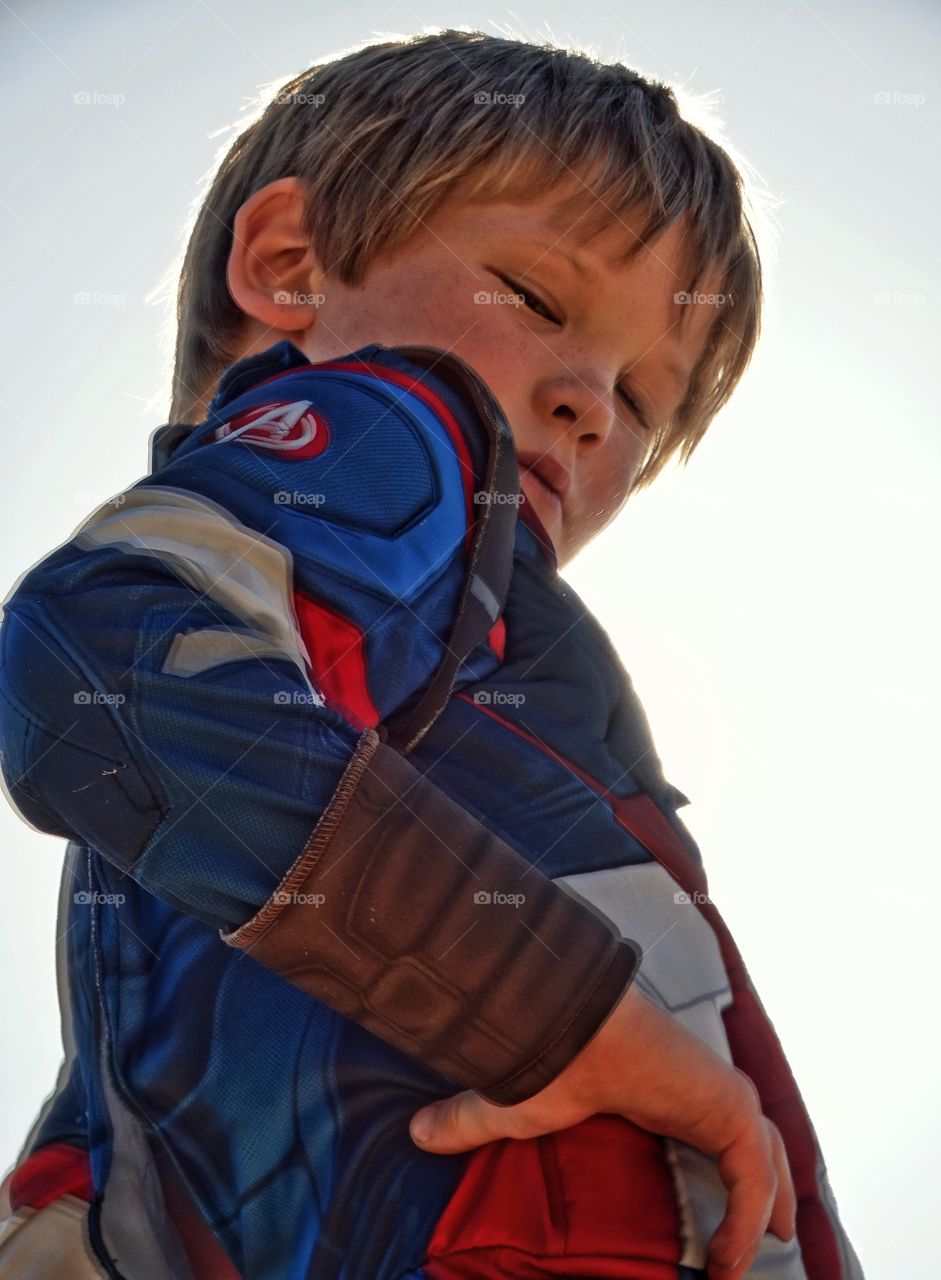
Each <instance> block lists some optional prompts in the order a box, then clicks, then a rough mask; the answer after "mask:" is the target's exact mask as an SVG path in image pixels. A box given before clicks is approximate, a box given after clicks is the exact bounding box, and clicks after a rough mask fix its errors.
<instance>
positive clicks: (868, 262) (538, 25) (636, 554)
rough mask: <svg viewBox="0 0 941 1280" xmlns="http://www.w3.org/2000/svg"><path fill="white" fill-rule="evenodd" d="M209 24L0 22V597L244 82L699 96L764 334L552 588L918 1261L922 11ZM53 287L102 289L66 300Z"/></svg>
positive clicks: (37, 541) (64, 497) (8, 848)
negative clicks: (494, 77)
mask: <svg viewBox="0 0 941 1280" xmlns="http://www.w3.org/2000/svg"><path fill="white" fill-rule="evenodd" d="M214 3H215V7H210V5H208V4H206V3H205V0H193V2H192V3H190V2H189V0H175V2H174V3H164V4H162V5H154V4H147V5H145V4H142V3H125V4H122V5H121V6H120V7H117V6H107V5H102V4H94V3H91V2H86V3H85V4H83V5H81V6H76V5H66V4H61V3H35V2H31V0H12V3H9V4H8V3H3V0H0V49H2V54H0V69H2V75H0V101H2V109H3V114H4V118H5V120H6V121H7V122H8V125H9V126H11V128H10V130H9V133H8V136H7V139H6V142H5V145H4V149H3V164H2V170H0V233H2V245H3V252H2V261H3V268H4V273H5V284H4V288H3V293H2V311H0V323H2V326H3V341H2V347H0V400H2V419H0V422H2V428H0V429H2V432H3V442H2V454H0V457H2V469H0V530H2V549H0V596H2V595H5V594H6V593H7V591H8V590H9V588H10V586H12V584H13V582H14V581H15V579H16V578H17V577H18V576H19V575H20V573H21V572H22V571H23V570H24V569H25V568H27V567H28V566H30V565H31V564H33V563H34V562H35V561H37V560H38V559H40V558H41V557H42V556H44V555H45V554H47V553H48V552H49V551H50V550H52V548H53V547H54V546H56V545H57V544H58V543H59V542H61V541H62V540H63V539H64V538H66V537H67V536H68V535H69V534H70V533H71V531H72V530H73V528H74V527H75V525H76V524H78V523H79V522H80V521H81V520H82V519H83V518H84V516H85V515H87V514H88V513H89V511H90V510H91V509H92V508H93V507H95V506H96V505H97V504H98V503H99V502H100V501H102V500H104V498H106V497H107V496H108V495H110V494H112V493H114V492H117V491H119V490H121V489H123V488H125V487H126V486H127V485H128V484H130V483H132V482H133V481H134V480H135V479H137V478H138V477H139V476H140V475H141V474H143V472H144V471H145V470H146V466H147V461H146V458H147V453H146V450H147V436H148V433H149V432H150V430H151V429H152V428H153V427H154V426H156V425H157V424H159V423H160V422H162V421H164V420H165V417H166V413H167V409H168V395H167V386H168V373H169V355H168V351H169V348H168V334H169V329H168V319H167V315H168V313H167V309H166V305H165V303H164V302H163V301H162V300H161V299H160V298H159V297H158V298H157V299H156V300H155V299H154V295H155V291H156V290H157V288H158V285H159V284H160V283H161V280H162V279H163V278H164V277H165V274H166V272H167V269H168V267H169V266H170V265H171V264H172V263H173V261H174V259H175V257H176V255H177V253H178V251H179V248H180V246H181V234H182V231H181V229H182V227H183V225H184V223H185V220H186V218H187V215H188V213H189V211H190V208H191V204H192V202H193V200H194V199H195V197H196V195H197V191H198V184H199V181H200V179H201V178H202V177H203V175H204V174H205V173H206V172H207V171H208V170H209V168H210V167H211V166H212V164H213V161H214V157H215V156H216V153H217V150H218V148H219V146H220V145H221V144H222V143H223V142H224V140H225V138H226V137H228V136H229V135H228V134H220V133H219V131H220V130H222V129H224V128H225V127H226V126H227V125H229V124H230V123H231V122H232V121H234V120H235V119H236V118H237V117H239V115H240V114H241V113H242V112H243V111H244V110H245V109H246V108H247V107H249V106H250V104H251V99H252V98H253V96H254V95H255V93H256V91H257V88H258V87H259V86H261V85H263V84H264V83H266V82H269V81H271V80H274V79H275V78H279V77H281V78H283V77H287V76H288V75H291V74H294V73H295V72H297V71H298V70H300V69H301V68H302V67H303V66H304V65H307V64H309V63H311V62H314V61H316V60H318V59H319V58H322V57H326V56H331V55H333V54H335V53H337V52H339V51H341V50H343V49H346V48H349V47H350V46H352V45H354V44H358V43H360V42H362V41H364V40H367V39H370V38H378V37H379V36H380V35H381V34H385V33H389V32H393V33H402V34H407V33H411V32H415V31H419V30H420V29H421V28H422V27H423V26H425V25H431V26H434V27H440V26H442V25H449V24H450V25H468V26H473V27H479V28H480V29H482V30H485V31H491V32H497V31H500V30H503V29H509V31H510V32H512V33H516V34H520V35H522V36H523V37H525V38H540V37H545V36H546V35H548V36H549V37H550V38H554V39H555V40H556V41H557V42H559V43H567V42H572V43H577V44H581V45H589V46H592V47H593V49H594V50H595V51H597V53H598V55H599V56H601V57H602V58H617V57H621V58H622V59H623V60H624V61H626V62H628V63H629V64H631V65H634V66H636V67H638V68H639V69H640V70H642V71H645V72H647V73H649V74H652V75H655V76H658V77H661V78H665V79H669V80H671V81H673V82H675V83H678V84H680V85H682V86H685V88H686V89H687V90H688V91H690V92H692V93H694V94H704V93H707V92H710V91H711V92H713V93H715V94H716V95H717V96H718V113H719V117H720V119H721V120H722V121H723V122H724V124H725V128H726V131H727V134H728V137H729V138H730V139H731V141H732V143H733V144H734V145H735V147H736V148H737V149H738V150H740V151H741V152H743V153H744V155H745V156H746V157H747V158H748V159H749V160H750V162H751V163H752V164H753V165H754V166H755V168H756V169H757V171H758V172H759V174H760V176H761V178H762V179H763V180H764V182H765V183H766V185H767V187H768V188H769V189H770V190H771V192H772V193H773V195H774V196H775V198H776V199H777V200H778V201H779V202H780V203H779V206H778V208H777V210H776V214H775V217H776V221H777V223H778V227H779V236H780V247H779V250H778V256H777V260H776V261H773V262H769V263H768V264H767V265H768V269H769V271H770V274H771V276H772V277H773V281H772V297H771V301H770V305H769V310H768V314H767V320H766V332H765V337H764V339H763V344H762V346H761V348H760V351H759V354H758V356H757V357H756V359H755V361H754V363H753V366H752V368H751V370H750V372H749V374H748V375H747V376H746V380H745V382H744V383H743V385H742V386H741V388H740V389H739V391H738V392H737V393H736V396H735V397H734V399H733V402H732V404H731V405H730V406H729V407H728V408H727V409H726V410H725V411H724V412H723V413H722V415H721V416H720V418H719V419H718V420H717V421H716V422H715V424H714V425H713V427H712V428H711V431H710V434H709V436H707V438H706V441H705V443H704V444H703V445H702V446H701V448H700V450H699V451H698V453H697V454H696V455H695V456H694V458H693V460H692V462H691V464H690V465H689V467H688V468H687V469H685V470H682V469H675V470H673V471H671V472H670V473H669V474H668V475H666V476H665V477H663V478H661V479H660V480H659V481H657V483H656V484H655V485H654V487H653V489H652V490H650V491H649V492H647V493H646V494H643V495H640V496H639V497H638V498H637V499H636V500H635V501H632V503H630V504H629V505H628V508H627V510H626V511H625V513H624V515H623V516H622V517H621V519H620V521H619V522H618V523H617V524H616V525H615V526H614V528H612V529H610V530H609V531H608V532H607V533H605V534H604V535H603V536H602V537H601V538H600V539H599V540H598V541H597V542H596V543H595V544H593V545H592V546H591V547H590V548H589V549H588V550H587V551H586V552H585V553H583V555H582V556H581V557H580V558H579V560H578V561H576V562H575V563H574V564H573V565H572V566H571V568H570V569H569V571H568V573H567V576H568V577H569V580H570V581H571V582H572V584H573V586H574V587H575V588H576V590H578V591H579V592H580V593H581V594H582V595H583V597H584V598H585V600H586V601H587V603H588V604H589V605H590V606H591V607H592V608H593V609H594V611H595V612H596V613H597V615H598V616H599V617H600V619H601V620H602V622H603V623H604V624H605V626H606V627H607V628H608V630H609V631H610V633H611V635H612V636H613V638H614V640H615V642H616V644H617V646H618V649H619V651H620V653H621V654H622V656H623V659H624V662H625V665H626V667H627V669H628V670H629V672H630V673H631V675H632V678H633V679H634V681H635V684H636V685H637V687H638V690H639V692H640V694H641V697H642V699H643V701H644V703H645V706H646V708H647V711H648V714H649V716H650V719H651V722H652V725H653V729H654V735H655V739H656V742H657V745H658V749H659V752H660V755H661V757H662V759H663V761H664V764H665V767H666V771H667V776H668V777H669V778H670V779H671V780H672V781H673V782H674V783H675V784H676V785H677V786H679V787H680V789H681V790H683V791H684V792H685V793H686V794H687V795H689V796H690V798H691V800H692V804H691V805H690V807H689V808H686V809H684V810H682V814H683V816H684V818H685V820H686V821H687V823H688V824H689V826H690V828H691V829H692V831H693V833H694V835H695V836H696V838H697V839H698V840H699V842H700V844H701V846H702V849H703V852H704V856H705V861H706V866H707V869H708V871H709V876H710V887H711V893H712V896H713V898H714V899H715V900H716V901H717V903H718V905H719V908H720V910H721V911H722V913H723V915H724V916H725V918H726V920H727V921H728V923H729V924H730V926H731V927H732V929H733V932H734V933H735V935H736V937H737V939H738V942H739V945H740V947H741V949H742V951H743V953H744V955H745V957H746V961H747V963H748V964H749V967H750V969H751V972H752V975H753V977H754V979H755V982H756V985H757V987H758V990H759V992H760V993H761V995H762V998H763V1000H764V1002H765V1005H766V1007H767V1008H768V1010H769V1012H770V1014H771V1016H772V1018H773V1020H774V1022H775V1025H776V1027H777V1029H778V1032H779V1034H780V1036H781V1038H782V1040H783V1043H784V1045H785V1047H786V1049H787V1052H788V1054H789V1057H790V1060H791V1062H792V1065H793V1067H794V1071H795V1074H796V1076H797V1079H798V1082H799V1084H800V1086H801V1089H802V1091H803V1094H804V1097H805V1099H806V1101H807V1104H808V1106H809V1109H810V1112H811V1115H812V1116H813V1118H814V1121H815V1125H816V1128H817V1131H818V1134H819V1137H820V1140H821V1144H822V1147H823V1150H824V1154H825V1157H826V1160H827V1163H828V1166H829V1170H830V1176H831V1180H832V1183H833V1186H834V1189H835V1192H836V1195H837V1198H838V1201H839V1204H840V1207H841V1212H842V1216H843V1218H844V1220H845V1222H846V1225H847V1228H848V1230H849V1233H850V1235H851V1237H852V1239H853V1240H854V1242H855V1244H856V1247H857V1250H858V1252H859V1254H860V1257H861V1259H862V1262H863V1264H864V1267H865V1268H866V1271H867V1276H868V1277H869V1280H895V1278H896V1277H897V1278H898V1280H910V1278H911V1277H914V1276H927V1275H930V1274H931V1273H932V1272H933V1270H935V1269H936V1267H937V1265H938V1263H937V1246H936V1244H935V1239H934V1230H933V1228H934V1219H935V1217H936V1212H937V1210H936V1192H935V1188H936V1182H937V1175H936V1163H937V1161H936V1151H937V1145H938V1142H939V1138H941V1134H939V1120H938V1114H939V1109H938V1106H937V1102H936V1087H937V1082H938V1079H939V1061H938V1058H939V1053H938V1034H937V1031H936V1028H935V1017H936V1015H933V1014H932V1013H931V1009H932V1008H935V1009H937V996H936V992H935V990H934V989H933V986H932V984H931V978H932V976H933V973H934V972H935V971H936V968H937V966H936V963H935V952H936V943H935V939H936V937H937V919H936V917H937V903H938V900H939V896H938V895H939V889H941V885H939V876H938V870H937V867H938V853H939V847H938V846H939V842H938V838H937V835H936V831H935V826H934V822H935V818H936V813H937V806H936V796H937V783H936V779H937V774H938V764H939V761H938V752H937V733H938V728H937V726H938V714H939V710H941V706H939V702H941V699H939V686H938V679H937V674H936V663H937V653H938V651H939V634H938V633H939V626H938V621H939V618H938V603H937V585H938V584H937V577H938V575H937V545H938V533H939V528H938V515H937V511H938V494H939V481H941V474H939V473H941V448H939V442H938V427H939V422H938V412H937V390H936V387H937V384H936V381H935V378H936V375H937V370H938V363H939V336H941V335H939V331H938V325H937V309H938V300H939V295H938V265H939V253H941V250H939V246H938V240H937V227H938V201H939V182H938V170H939V160H941V152H939V142H941V112H939V101H941V93H939V80H938V72H937V67H938V59H939V45H941V40H939V35H941V12H939V10H938V9H937V7H936V6H935V5H934V4H933V3H931V2H930V0H922V2H921V3H918V2H916V0H896V3H894V4H893V5H891V7H890V6H889V5H887V4H886V5H879V4H873V3H858V2H850V0H846V3H840V2H837V0H815V3H814V4H812V5H811V4H808V3H805V0H790V2H788V0H757V2H751V0H749V2H746V0H738V2H737V3H723V4H719V5H716V4H709V3H702V2H700V3H694V2H693V0H659V2H658V3H657V4H653V3H648V4H631V5H619V4H617V3H614V0H612V2H611V3H609V2H608V0H585V3H584V4H583V5H580V6H578V12H575V11H573V10H572V9H571V8H570V6H569V5H567V4H560V3H558V0H549V3H548V4H546V5H544V4H536V3H535V2H534V0H517V7H516V8H515V9H514V10H509V9H501V8H496V7H491V6H490V5H488V4H485V3H482V2H481V0H466V3H462V4H457V3H455V2H454V0H438V2H437V3H423V2H422V0H412V2H410V3H400V2H398V0H393V3H390V4H388V5H385V4H382V3H363V0H354V3H351V4H344V5H326V4H317V5H303V4H300V3H297V2H296V0H281V2H280V3H279V4H277V5H258V4H256V3H249V2H248V0H230V2H229V3H226V4H225V5H224V6H223V5H222V3H221V0H214ZM82 93H85V94H91V95H92V96H93V97H94V95H99V100H98V101H97V102H96V101H92V102H86V103H81V102H76V101H75V95H76V94H82ZM101 95H118V96H119V99H122V96H123V100H118V101H115V102H113V103H111V104H109V103H108V102H107V101H102V100H100V99H101ZM880 95H881V100H880ZM886 98H888V101H886V100H885V99H886ZM83 292H84V293H87V294H91V295H92V296H93V297H94V296H96V295H97V301H92V302H90V303H88V302H86V303H81V302H76V301H75V295H76V294H81V293H83ZM148 298H149V299H151V300H150V301H149V302H148V301H147V299H148ZM0 840H2V855H0V856H2V864H0V865H2V868H3V881H2V883H3V886H4V892H3V895H2V898H0V920H2V925H3V936H2V949H0V971H2V973H3V975H4V1006H3V1022H4V1027H5V1032H6V1036H5V1040H6V1051H5V1052H4V1054H3V1055H2V1060H0V1085H2V1089H0V1093H2V1098H3V1108H2V1112H3V1114H2V1123H0V1166H6V1165H8V1164H9V1163H10V1162H11V1161H12V1160H13V1158H14V1157H15V1155H16V1153H17V1150H18V1147H19V1144H20V1142H21V1140H22V1138H23V1136H24V1135H25V1133H26V1130H27V1129H28V1127H29V1125H30V1124H31V1122H32V1119H33V1117H34V1114H35V1112H36V1110H37V1109H38V1107H39V1106H40V1104H41V1103H42V1100H43V1098H44V1097H45V1095H46V1093H47V1092H48V1090H49V1088H50V1087H51V1085H52V1083H53V1081H54V1078H55V1074H56V1070H57V1067H58V1063H59V1059H60V1045H59V1029H58V1021H57V1010H56V1000H55V982H54V972H53V950H54V908H55V900H56V891H57V885H58V877H59V867H60V859H61V853H62V849H63V847H64V846H62V844H61V843H60V842H58V841H55V840H53V839H51V838H49V837H46V836H42V835H40V834H38V833H35V832H33V831H31V830H30V829H29V828H27V827H26V826H25V825H24V824H23V823H22V822H21V821H20V820H19V819H18V818H17V817H16V816H15V815H14V813H13V812H12V810H11V809H10V808H9V807H8V806H7V805H6V804H5V803H4V804H3V805H2V807H0Z"/></svg>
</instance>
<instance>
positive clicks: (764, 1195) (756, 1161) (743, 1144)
mask: <svg viewBox="0 0 941 1280" xmlns="http://www.w3.org/2000/svg"><path fill="white" fill-rule="evenodd" d="M755 1136H756V1135H750V1136H747V1137H746V1136H743V1137H742V1138H741V1139H739V1141H737V1142H736V1143H735V1144H733V1146H732V1147H730V1148H728V1150H727V1151H726V1152H724V1153H723V1155H722V1157H721V1159H720V1161H719V1169H720V1173H721V1176H722V1180H723V1182H725V1184H726V1186H727V1187H728V1189H729V1202H728V1205H727V1207H726V1211H725V1217H724V1218H723V1219H722V1221H721V1223H720V1224H719V1227H718V1229H717V1230H716V1232H715V1234H714V1235H713V1237H712V1240H711V1241H710V1243H709V1277H710V1280H713V1277H715V1278H716V1280H719V1278H720V1277H721V1280H726V1277H728V1280H739V1277H740V1276H741V1275H743V1274H744V1272H745V1271H746V1270H747V1268H748V1266H750V1265H751V1262H752V1259H753V1258H754V1256H755V1254H756V1253H757V1251H758V1246H759V1243H760V1241H761V1237H762V1235H763V1234H764V1230H765V1226H766V1224H767V1221H768V1216H769V1213H770V1209H771V1205H772V1200H773V1198H774V1195H775V1192H776V1187H775V1175H774V1172H773V1161H772V1160H771V1159H770V1156H771V1150H770V1142H769V1140H768V1138H767V1135H766V1134H764V1133H762V1132H761V1131H760V1130H759V1131H758V1135H757V1137H758V1140H757V1141H756V1140H755ZM743 1264H744V1265H743ZM726 1268H728V1270H726Z"/></svg>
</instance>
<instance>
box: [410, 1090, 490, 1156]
mask: <svg viewBox="0 0 941 1280" xmlns="http://www.w3.org/2000/svg"><path fill="white" fill-rule="evenodd" d="M481 1103H482V1099H481V1098H480V1096H479V1095H478V1094H476V1093H474V1092H473V1091H467V1092H466V1093H458V1094H455V1095H454V1097H453V1098H445V1099H444V1101H443V1102H436V1103H435V1104H434V1105H433V1106H430V1107H422V1108H421V1110H420V1111H416V1112H415V1114H414V1115H413V1116H412V1120H411V1124H410V1125H409V1133H410V1134H411V1137H412V1141H413V1142H414V1143H415V1145H416V1146H419V1147H421V1149H422V1150H423V1151H433V1152H435V1154H436V1155H442V1156H445V1155H447V1156H450V1155H457V1153H458V1152H460V1151H470V1150H472V1149H473V1148H474V1147H479V1146H481V1145H482V1144H483V1143H484V1142H489V1141H490V1138H489V1137H488V1136H487V1135H486V1134H485V1133H484V1126H483V1116H482V1115H480V1114H479V1113H480V1109H481Z"/></svg>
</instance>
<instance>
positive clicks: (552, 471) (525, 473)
mask: <svg viewBox="0 0 941 1280" xmlns="http://www.w3.org/2000/svg"><path fill="white" fill-rule="evenodd" d="M517 457H518V460H519V466H520V488H521V489H522V490H523V496H524V498H525V499H526V501H527V502H530V503H531V504H532V505H533V506H534V507H535V509H536V513H537V515H539V516H540V517H541V518H542V522H543V524H546V525H548V523H549V522H550V521H551V520H555V521H556V522H557V524H558V527H559V528H561V525H562V520H563V516H564V514H565V502H564V499H565V494H566V492H567V490H568V488H569V484H570V482H571V477H570V475H569V473H568V471H567V470H566V469H565V467H563V466H562V464H561V462H557V461H556V459H555V458H553V457H551V456H550V455H549V454H538V453H529V454H527V453H520V454H518V455H517ZM524 482H525V484H526V488H528V489H529V492H528V493H527V492H526V488H524ZM534 498H535V502H533V499H534Z"/></svg>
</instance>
